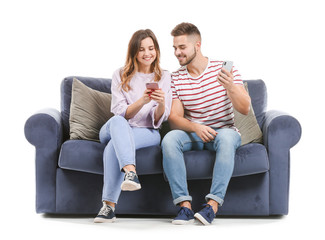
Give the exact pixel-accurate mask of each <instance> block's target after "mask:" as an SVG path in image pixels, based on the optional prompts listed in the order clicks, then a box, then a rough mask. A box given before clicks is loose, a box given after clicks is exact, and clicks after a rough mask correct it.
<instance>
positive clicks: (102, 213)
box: [98, 203, 112, 216]
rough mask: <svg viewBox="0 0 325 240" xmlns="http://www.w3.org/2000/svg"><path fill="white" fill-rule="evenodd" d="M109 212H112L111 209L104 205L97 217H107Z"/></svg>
mask: <svg viewBox="0 0 325 240" xmlns="http://www.w3.org/2000/svg"><path fill="white" fill-rule="evenodd" d="M110 211H112V209H111V208H110V207H109V206H107V205H106V204H105V203H104V205H103V207H102V208H101V209H100V211H99V214H98V215H104V216H107V215H108V214H109V212H110Z"/></svg>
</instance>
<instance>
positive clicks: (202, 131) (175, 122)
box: [168, 99, 217, 142]
mask: <svg viewBox="0 0 325 240" xmlns="http://www.w3.org/2000/svg"><path fill="white" fill-rule="evenodd" d="M168 122H169V125H170V127H171V128H172V129H180V130H183V131H186V132H195V133H196V134H197V135H198V136H199V137H200V138H201V139H202V141H204V142H210V141H212V140H213V139H214V138H215V136H216V135H217V132H216V131H215V130H214V129H212V128H210V127H208V126H205V125H201V124H198V123H194V122H191V121H190V120H188V119H186V118H184V107H183V104H182V102H181V101H180V100H179V99H174V100H173V102H172V108H171V112H170V115H169V118H168Z"/></svg>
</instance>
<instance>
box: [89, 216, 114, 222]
mask: <svg viewBox="0 0 325 240" xmlns="http://www.w3.org/2000/svg"><path fill="white" fill-rule="evenodd" d="M115 221H116V217H113V218H112V219H105V218H100V217H96V218H95V219H94V223H113V222H115Z"/></svg>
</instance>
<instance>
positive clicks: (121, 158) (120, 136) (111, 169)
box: [99, 116, 160, 203]
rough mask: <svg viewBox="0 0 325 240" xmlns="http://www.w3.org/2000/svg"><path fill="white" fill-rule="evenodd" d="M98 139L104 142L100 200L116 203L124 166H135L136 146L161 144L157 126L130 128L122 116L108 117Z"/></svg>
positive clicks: (137, 147)
mask: <svg viewBox="0 0 325 240" xmlns="http://www.w3.org/2000/svg"><path fill="white" fill-rule="evenodd" d="M99 140H100V142H101V143H104V144H107V145H106V147H105V150H104V155H103V162H104V186H103V193H102V200H103V201H104V200H105V201H110V202H113V203H117V201H118V198H119V196H120V193H121V184H122V182H123V178H124V173H123V167H124V166H126V165H129V164H132V165H136V162H135V152H136V150H137V149H139V148H144V147H148V146H154V145H159V144H160V134H159V131H158V130H156V129H151V128H140V127H130V125H129V123H128V122H127V120H126V119H125V118H124V117H121V116H114V117H112V118H110V119H109V120H108V121H107V122H106V123H105V124H104V125H103V126H102V128H101V129H100V132H99Z"/></svg>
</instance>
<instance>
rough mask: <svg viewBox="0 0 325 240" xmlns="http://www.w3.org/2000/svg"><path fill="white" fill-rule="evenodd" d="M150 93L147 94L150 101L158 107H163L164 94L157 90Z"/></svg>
mask: <svg viewBox="0 0 325 240" xmlns="http://www.w3.org/2000/svg"><path fill="white" fill-rule="evenodd" d="M149 91H150V92H151V93H150V94H149V96H150V98H151V99H152V100H155V101H156V102H157V103H158V105H161V106H165V93H164V91H163V90H161V89H157V90H149Z"/></svg>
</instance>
